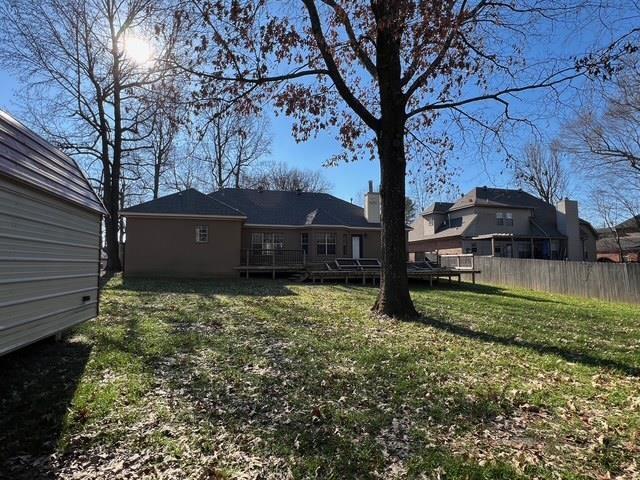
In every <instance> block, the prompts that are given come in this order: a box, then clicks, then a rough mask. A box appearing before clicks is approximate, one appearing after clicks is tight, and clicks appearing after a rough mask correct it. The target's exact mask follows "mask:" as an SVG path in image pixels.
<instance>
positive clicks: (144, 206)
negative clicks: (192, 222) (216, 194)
mask: <svg viewBox="0 0 640 480" xmlns="http://www.w3.org/2000/svg"><path fill="white" fill-rule="evenodd" d="M123 213H124V214H125V215H126V214H128V213H134V214H135V213H147V214H167V215H219V216H231V217H241V216H244V214H243V213H242V212H240V211H239V210H237V209H235V208H233V207H231V206H229V205H226V204H224V203H222V202H220V201H218V200H216V199H213V198H211V197H209V196H207V195H205V194H204V193H200V192H199V191H198V190H196V189H195V188H189V189H187V190H184V191H182V192H178V193H174V194H172V195H167V196H165V197H160V198H157V199H155V200H150V201H148V202H144V203H141V204H139V205H134V206H133V207H129V208H126V209H124V210H123Z"/></svg>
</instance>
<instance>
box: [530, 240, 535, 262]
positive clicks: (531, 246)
mask: <svg viewBox="0 0 640 480" xmlns="http://www.w3.org/2000/svg"><path fill="white" fill-rule="evenodd" d="M529 240H530V241H531V258H534V256H533V238H530V239H529Z"/></svg>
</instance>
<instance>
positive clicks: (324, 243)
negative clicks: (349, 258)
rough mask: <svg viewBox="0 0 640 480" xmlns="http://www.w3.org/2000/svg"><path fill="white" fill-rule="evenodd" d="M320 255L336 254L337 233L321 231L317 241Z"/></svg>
mask: <svg viewBox="0 0 640 480" xmlns="http://www.w3.org/2000/svg"><path fill="white" fill-rule="evenodd" d="M316 246H317V252H318V255H335V254H336V234H335V233H320V234H319V235H318V240H317V243H316Z"/></svg>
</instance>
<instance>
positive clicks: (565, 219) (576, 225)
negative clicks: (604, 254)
mask: <svg viewBox="0 0 640 480" xmlns="http://www.w3.org/2000/svg"><path fill="white" fill-rule="evenodd" d="M556 220H557V223H558V231H559V232H560V233H561V234H563V235H565V236H566V237H567V255H566V257H567V259H568V260H575V261H582V260H583V258H582V241H581V240H580V220H579V219H578V202H576V201H575V200H569V199H568V198H565V199H564V200H562V201H560V202H559V203H558V204H557V205H556Z"/></svg>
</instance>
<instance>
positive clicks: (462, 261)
mask: <svg viewBox="0 0 640 480" xmlns="http://www.w3.org/2000/svg"><path fill="white" fill-rule="evenodd" d="M438 260H439V261H438V263H439V264H440V265H441V266H443V267H447V268H453V269H455V270H475V255H474V254H473V253H462V254H459V255H439V256H438Z"/></svg>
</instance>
